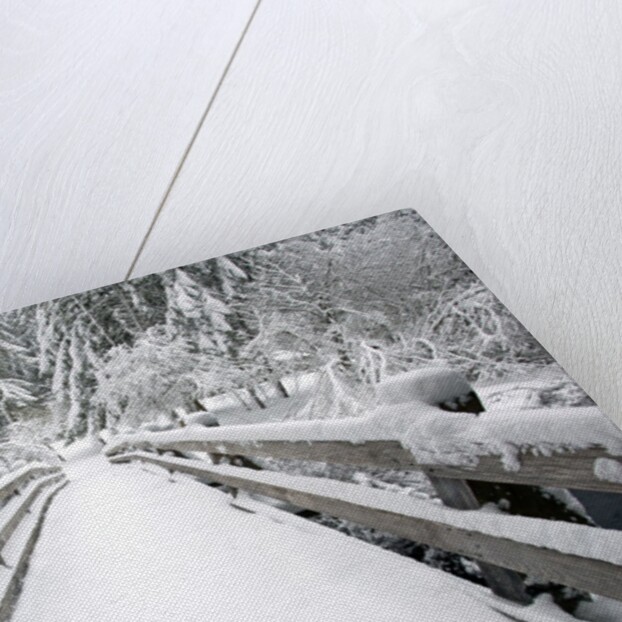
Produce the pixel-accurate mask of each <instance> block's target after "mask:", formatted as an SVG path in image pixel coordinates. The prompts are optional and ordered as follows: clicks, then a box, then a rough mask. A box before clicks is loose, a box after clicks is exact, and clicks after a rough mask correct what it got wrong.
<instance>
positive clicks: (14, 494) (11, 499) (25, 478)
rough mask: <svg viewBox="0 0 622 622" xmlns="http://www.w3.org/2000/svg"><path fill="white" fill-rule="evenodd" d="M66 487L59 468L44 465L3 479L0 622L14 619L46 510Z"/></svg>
mask: <svg viewBox="0 0 622 622" xmlns="http://www.w3.org/2000/svg"><path fill="white" fill-rule="evenodd" d="M66 484H67V480H66V479H65V476H64V474H63V473H62V471H61V469H60V468H59V467H55V466H46V465H42V464H36V465H30V466H26V467H24V468H22V469H19V470H18V471H15V472H13V473H9V474H8V475H5V476H4V477H2V478H0V622H6V621H8V620H10V618H11V614H12V611H13V609H14V607H15V603H16V601H17V598H18V593H19V589H20V583H21V581H22V579H23V576H24V574H25V572H26V568H27V566H28V560H29V559H30V556H31V554H32V551H33V549H34V547H35V544H36V542H37V539H38V537H39V532H40V531H41V527H42V525H43V520H44V518H45V514H46V512H47V509H48V507H49V505H50V504H51V502H52V500H53V498H54V496H55V495H56V494H57V493H58V491H59V490H60V489H61V488H63V487H64V486H65V485H66ZM26 523H27V526H26V525H25V524H26ZM22 525H24V526H25V528H24V529H18V527H22Z"/></svg>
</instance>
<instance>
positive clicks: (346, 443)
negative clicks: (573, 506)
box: [107, 402, 622, 493]
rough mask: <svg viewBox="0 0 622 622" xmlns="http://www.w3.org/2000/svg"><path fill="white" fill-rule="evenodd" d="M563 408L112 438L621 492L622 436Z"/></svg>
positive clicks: (379, 416)
mask: <svg viewBox="0 0 622 622" xmlns="http://www.w3.org/2000/svg"><path fill="white" fill-rule="evenodd" d="M560 410H561V412H559V411H558V410H557V409H550V410H549V409H537V410H521V411H517V412H508V411H501V412H496V411H487V412H484V413H481V414H480V415H477V416H476V415H473V414H471V413H453V412H445V411H442V410H440V409H438V408H433V407H430V406H429V405H422V404H419V403H416V402H413V403H408V404H397V405H391V406H383V407H381V408H377V409H376V410H375V411H373V412H372V413H371V414H370V416H368V417H357V418H349V419H337V420H320V421H291V422H284V423H265V424H256V425H239V426H225V427H220V428H218V427H216V428H202V427H201V426H188V427H185V428H180V429H177V430H170V431H167V432H139V433H135V434H127V435H123V436H118V437H116V438H114V439H113V440H112V441H111V443H110V444H109V446H108V449H107V454H108V455H109V456H112V455H114V454H115V453H118V452H121V451H126V450H130V449H159V450H163V451H180V452H184V451H204V452H208V453H212V454H222V455H246V456H257V457H272V458H291V459H301V460H316V461H320V462H329V463H337V464H348V465H353V466H375V467H379V468H394V469H403V470H420V471H423V472H425V473H427V474H429V475H435V476H437V477H447V478H452V479H472V480H480V481H489V482H502V483H514V484H540V485H543V486H554V487H558V488H576V489H585V490H601V491H609V492H617V493H622V434H621V433H620V431H619V430H618V429H617V428H616V427H615V426H614V425H613V424H612V423H611V422H610V421H609V420H607V419H606V418H605V417H604V416H603V415H602V413H600V411H599V410H598V409H596V408H564V409H560ZM605 467H607V468H605Z"/></svg>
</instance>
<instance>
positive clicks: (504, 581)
mask: <svg viewBox="0 0 622 622" xmlns="http://www.w3.org/2000/svg"><path fill="white" fill-rule="evenodd" d="M428 478H429V479H430V481H431V482H432V486H434V489H435V490H436V493H437V494H438V496H439V498H440V499H441V501H442V502H443V503H444V504H445V505H446V506H448V507H450V508H454V509H456V510H477V509H479V508H480V507H481V506H480V504H479V501H478V500H477V499H476V497H475V495H474V494H473V491H472V490H471V487H470V486H469V484H468V482H466V481H465V480H461V479H449V478H446V477H436V476H435V475H428ZM477 565H478V566H479V568H480V570H481V571H482V575H483V576H484V579H485V581H486V583H487V584H488V587H489V588H490V589H491V590H492V592H493V593H494V594H496V595H497V596H501V597H502V598H506V599H508V600H512V601H514V602H516V603H520V604H521V605H529V604H530V603H531V602H532V598H531V596H529V594H527V592H526V590H525V584H524V582H523V579H522V578H521V576H520V574H518V572H515V571H514V570H508V569H507V568H501V567H500V566H494V565H493V564H488V563H486V562H482V561H477Z"/></svg>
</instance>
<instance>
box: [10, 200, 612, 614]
mask: <svg viewBox="0 0 622 622" xmlns="http://www.w3.org/2000/svg"><path fill="white" fill-rule="evenodd" d="M205 253H206V256H208V255H209V249H205ZM542 312H543V313H546V312H547V310H546V309H542ZM621 493H622V433H621V432H620V430H619V429H618V428H617V427H616V426H615V425H613V423H611V421H610V420H609V419H608V418H607V417H606V416H605V415H604V414H603V413H602V412H600V411H599V409H598V408H597V406H596V405H595V404H594V402H593V401H592V400H591V399H590V397H589V396H588V395H586V394H585V392H584V391H582V389H581V388H580V387H579V386H577V384H576V383H575V382H574V381H573V380H572V379H571V378H570V377H568V375H567V374H566V373H565V372H564V371H563V370H562V369H561V368H560V367H559V366H558V365H557V364H556V362H555V361H554V360H553V359H552V357H551V356H550V355H549V353H548V352H547V351H546V350H545V349H544V348H543V347H542V346H541V345H540V344H539V343H538V342H537V341H536V340H535V339H534V338H533V337H532V336H531V335H530V334H529V332H528V331H527V330H526V329H525V328H524V327H523V326H522V325H521V324H520V322H519V321H518V320H517V319H516V318H515V317H514V316H513V315H512V314H511V313H510V312H509V311H508V309H507V308H505V307H504V306H503V304H501V302H500V301H499V300H497V299H496V298H495V297H494V295H493V294H492V293H491V292H490V290H488V288H487V287H486V286H485V285H484V284H483V283H482V282H481V281H480V280H479V279H478V278H477V276H476V275H475V274H473V273H472V272H471V271H470V270H469V269H468V267H467V266H466V265H465V264H464V263H463V262H462V261H461V260H460V259H459V258H458V257H457V256H456V255H455V254H454V253H453V252H452V251H451V249H450V248H449V247H448V246H447V245H446V244H445V243H444V242H443V240H441V238H440V237H439V236H438V235H437V234H436V233H435V232H434V231H433V230H432V229H431V228H430V227H429V226H428V225H427V223H426V222H425V221H424V220H423V219H422V218H421V217H420V216H419V215H418V214H417V213H416V212H414V211H411V210H406V211H397V212H391V213H387V214H385V215H382V216H378V217H374V218H369V219H366V220H362V221H359V222H354V223H351V224H346V225H343V226H340V227H336V228H333V229H327V230H323V231H318V232H315V233H312V234H309V235H304V236H302V237H298V238H293V239H289V240H284V241H280V242H276V243H274V244H269V245H267V246H263V247H260V248H254V249H251V250H245V251H242V252H239V253H235V254H232V255H229V256H226V257H219V258H216V259H209V260H206V261H203V262H201V263H197V264H193V265H189V266H183V267H180V268H177V269H174V270H169V271H167V272H164V273H161V274H153V275H150V276H146V277H143V278H139V279H135V280H132V281H128V282H124V283H119V284H117V285H112V286H110V287H104V288H101V289H97V290H93V291H88V292H84V293H81V294H77V295H74V296H68V297H66V298H62V299H58V300H53V301H51V302H44V303H41V304H38V305H35V306H32V307H28V308H24V309H20V310H16V311H12V312H9V313H5V314H3V315H2V316H0V620H3V621H7V620H11V621H13V622H56V621H59V622H100V621H101V622H104V621H114V622H126V621H127V622H130V621H131V622H171V621H172V622H199V621H201V622H204V621H206V620H219V621H246V620H249V621H263V620H266V621H277V622H278V621H294V620H296V621H327V620H329V621H332V620H337V621H341V620H344V621H374V622H376V621H418V622H451V621H456V622H458V621H464V620H472V621H477V622H507V621H508V620H510V621H517V622H557V621H560V622H561V621H570V620H586V621H591V622H614V621H616V620H617V621H620V620H622V532H621V531H620V530H621V529H622V506H621V503H620V500H621V498H622V497H621Z"/></svg>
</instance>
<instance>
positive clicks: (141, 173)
mask: <svg viewBox="0 0 622 622" xmlns="http://www.w3.org/2000/svg"><path fill="white" fill-rule="evenodd" d="M254 5H255V0H237V1H236V2H229V0H201V1H191V2H169V1H167V0H137V1H135V2H124V1H123V0H110V1H108V2H104V1H101V0H98V1H95V2H89V3H83V2H80V1H79V0H69V1H67V2H63V3H58V2H54V0H47V1H44V2H40V3H37V8H36V10H33V9H32V8H31V7H30V6H27V5H24V4H20V3H17V4H11V5H7V6H6V7H4V10H3V13H2V19H1V20H0V84H1V86H0V137H1V138H0V171H2V181H1V183H0V222H1V223H2V225H1V226H0V265H2V271H1V272H0V310H8V309H11V308H16V307H20V306H23V305H27V304H30V303H34V302H39V301H42V300H48V299H51V298H56V297H59V296H63V295H66V294H72V293H75V292H80V291H83V290H86V289H91V288H94V287H98V286H102V285H107V284H109V283H113V282H116V281H121V280H123V278H124V277H125V274H126V272H127V270H128V269H129V266H130V263H131V261H132V259H133V258H134V256H135V254H136V252H137V250H138V248H139V245H140V243H141V241H142V239H143V236H144V235H145V234H146V232H147V229H148V227H149V225H150V223H151V220H152V218H153V216H154V214H155V212H156V210H157V208H158V205H159V203H160V201H161V200H162V197H163V195H164V193H165V191H166V189H167V187H168V185H169V183H170V181H171V179H172V177H173V175H174V173H175V170H176V167H177V166H178V164H179V162H180V160H181V158H182V155H183V153H184V151H185V149H186V147H187V146H188V144H189V141H190V139H191V137H192V135H193V133H194V132H195V130H196V128H197V126H198V124H199V121H200V119H201V117H202V115H203V113H204V111H205V109H206V106H207V104H208V101H209V100H210V97H211V95H212V93H213V92H214V89H215V88H216V85H217V83H218V81H219V80H220V77H221V75H222V73H223V70H224V68H225V66H226V65H227V63H228V61H229V59H230V57H231V54H232V52H233V49H234V47H235V45H236V43H237V41H238V39H239V37H240V35H241V33H242V31H243V28H244V26H245V24H246V23H247V21H248V19H249V16H250V14H251V11H252V9H253V7H254Z"/></svg>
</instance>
